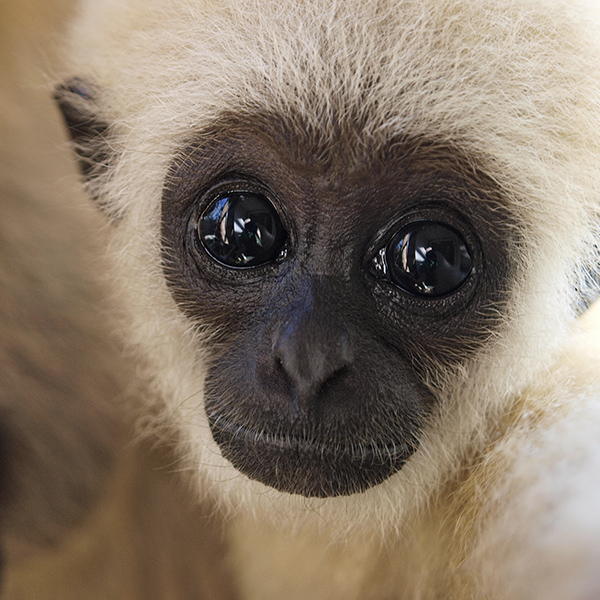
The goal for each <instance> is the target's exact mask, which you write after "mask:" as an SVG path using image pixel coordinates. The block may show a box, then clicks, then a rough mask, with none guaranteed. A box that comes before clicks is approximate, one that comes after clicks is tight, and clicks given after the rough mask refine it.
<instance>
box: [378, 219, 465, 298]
mask: <svg viewBox="0 0 600 600" xmlns="http://www.w3.org/2000/svg"><path fill="white" fill-rule="evenodd" d="M375 260H376V261H378V262H379V264H378V265H377V267H378V271H379V272H380V273H383V274H384V275H385V276H386V277H387V278H389V279H390V280H391V281H392V283H394V284H395V285H397V286H398V287H399V288H401V289H402V290H403V291H405V292H407V293H408V294H411V295H413V296H419V297H423V298H441V297H443V296H448V295H450V294H452V293H454V292H456V291H458V290H459V289H460V288H461V287H462V285H463V284H464V283H465V282H466V281H467V280H468V279H469V276H470V275H471V272H472V271H473V254H472V251H471V250H470V249H469V247H468V245H467V242H466V241H465V239H464V238H463V236H462V235H461V234H460V233H459V232H458V231H457V230H456V229H454V227H451V226H450V225H447V224H445V223H442V222H438V221H415V222H412V223H409V224H407V225H405V226H404V227H402V229H400V231H398V233H396V235H394V237H393V238H392V239H391V241H390V243H389V244H388V245H387V246H386V247H385V248H382V250H381V251H380V252H379V254H378V257H377V258H376V259H375Z"/></svg>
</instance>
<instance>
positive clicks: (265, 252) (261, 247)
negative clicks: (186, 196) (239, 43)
mask: <svg viewBox="0 0 600 600" xmlns="http://www.w3.org/2000/svg"><path fill="white" fill-rule="evenodd" d="M198 233H199V237H200V240H201V241H202V244H203V246H204V248H205V249H206V250H207V252H208V253H209V254H210V255H211V256H212V257H213V258H214V259H216V260H217V261H218V262H220V263H222V264H224V265H226V266H229V267H242V268H243V267H254V266H257V265H262V264H264V263H267V262H271V261H273V260H275V259H276V258H277V257H278V256H279V254H280V252H281V250H282V248H283V245H284V243H285V240H286V233H285V230H284V229H283V226H282V225H281V221H280V220H279V216H278V215H277V212H276V210H275V208H274V207H273V205H272V204H271V203H270V202H269V200H267V198H266V197H265V196H264V195H263V194H259V193H255V192H231V193H228V194H223V195H222V196H219V197H218V198H217V199H216V200H214V201H213V203H212V204H211V205H210V206H209V207H208V208H207V209H206V211H205V212H204V213H203V214H202V216H201V217H200V221H199V227H198Z"/></svg>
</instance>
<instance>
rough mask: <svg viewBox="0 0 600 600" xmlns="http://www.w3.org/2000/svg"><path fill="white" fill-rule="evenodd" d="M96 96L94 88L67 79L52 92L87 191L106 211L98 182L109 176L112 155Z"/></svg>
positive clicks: (82, 81) (82, 82)
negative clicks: (99, 114)
mask: <svg viewBox="0 0 600 600" xmlns="http://www.w3.org/2000/svg"><path fill="white" fill-rule="evenodd" d="M97 97H98V90H97V88H96V87H95V86H94V85H92V84H90V83H88V82H86V81H84V80H82V79H79V78H74V79H70V80H68V81H66V82H64V83H62V84H60V85H59V86H57V87H56V89H55V90H54V99H55V100H56V103H57V104H58V108H59V109H60V111H61V113H62V116H63V118H64V120H65V124H66V125H67V130H68V132H69V135H70V136H71V141H72V143H73V148H74V150H75V152H76V154H77V158H78V163H79V168H80V170H81V173H82V174H83V176H84V177H85V179H86V187H87V190H88V192H89V194H90V195H91V196H92V198H93V199H94V200H96V201H97V202H98V204H100V205H101V208H103V209H106V207H105V206H102V204H103V203H102V201H101V199H100V194H99V193H98V186H97V183H98V181H97V180H98V179H99V178H101V177H102V176H103V175H105V174H107V173H108V170H109V165H110V163H111V158H112V155H113V152H112V150H111V147H110V144H109V142H108V136H109V125H108V123H106V122H105V121H104V120H103V119H101V118H100V117H99V116H98V110H97Z"/></svg>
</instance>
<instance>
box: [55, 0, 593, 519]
mask: <svg viewBox="0 0 600 600" xmlns="http://www.w3.org/2000/svg"><path fill="white" fill-rule="evenodd" d="M593 4H594V3H592V2H590V3H589V6H588V5H586V4H585V3H584V2H576V1H574V0H568V1H567V0H564V1H563V0H549V1H547V2H539V1H534V0H497V1H495V2H493V3H490V2H481V1H480V0H419V1H417V0H378V1H369V0H367V1H362V0H361V1H357V0H346V1H335V0H334V1H325V0H297V1H288V0H284V1H283V2H282V1H281V0H168V1H167V0H103V1H102V2H98V1H97V0H88V1H87V2H85V3H84V5H83V7H82V10H81V15H80V17H79V18H78V20H77V21H76V23H75V24H74V27H73V35H72V45H71V49H70V50H69V55H70V57H72V58H71V59H70V61H71V64H70V65H69V67H68V74H67V76H66V78H69V77H80V78H83V79H84V80H86V81H90V82H92V83H93V84H94V85H95V86H97V96H96V97H95V98H94V100H93V110H94V112H95V114H96V115H97V118H98V119H99V120H100V121H102V122H104V123H107V124H108V130H107V131H106V132H105V134H104V135H106V136H107V137H106V141H108V143H109V146H110V149H111V156H110V158H109V159H107V160H109V162H110V168H109V169H106V170H103V171H102V172H101V173H100V174H99V175H98V177H97V178H96V179H95V180H94V181H93V183H92V186H93V194H94V196H96V197H99V198H100V199H101V202H102V203H103V204H104V205H107V206H108V207H109V210H110V212H111V213H112V214H116V215H118V219H115V220H114V222H113V241H112V245H111V247H110V254H111V255H112V257H113V259H114V264H115V271H114V273H115V275H114V278H115V286H116V289H117V293H118V294H119V295H120V300H121V301H122V303H123V304H124V306H125V307H126V308H127V311H128V316H127V324H126V326H125V329H126V331H127V336H128V340H129V342H130V344H131V346H132V347H133V348H134V349H135V351H136V352H139V354H140V355H142V356H143V360H144V361H145V362H146V363H147V368H148V373H149V375H148V376H149V379H150V380H151V382H152V386H153V387H154V396H155V397H156V398H159V400H158V401H157V403H158V405H159V407H160V409H161V410H160V413H161V417H160V420H159V422H157V423H155V424H154V425H155V426H157V427H158V426H161V424H162V423H163V422H165V421H166V422H168V423H169V424H170V425H173V426H174V427H175V428H176V429H177V430H178V432H179V434H180V435H181V439H182V442H181V447H182V454H183V455H184V457H185V460H186V461H187V464H188V466H190V468H191V469H192V470H194V471H195V472H198V473H199V480H201V481H202V486H203V487H206V486H208V487H210V488H211V489H213V490H214V491H215V492H216V493H217V494H218V495H219V496H223V497H225V498H228V499H229V500H232V501H234V504H236V505H237V503H238V502H242V503H243V504H247V505H248V506H258V507H261V506H263V507H265V509H267V510H269V511H271V512H275V513H277V514H288V515H289V514H294V515H299V514H301V513H309V512H311V511H310V510H307V509H311V510H312V511H314V512H317V513H319V514H322V515H325V516H326V517H327V518H331V519H338V520H339V521H340V522H341V523H348V522H349V520H350V521H351V522H355V521H357V520H363V521H365V522H368V523H370V524H371V525H374V524H376V523H381V524H382V525H384V526H387V525H388V524H389V523H398V522H399V521H400V516H401V514H402V513H403V512H404V511H405V510H406V508H407V507H413V508H414V507H417V506H421V505H423V503H424V502H426V500H427V498H429V497H430V496H431V494H432V493H433V492H434V490H435V489H437V488H438V487H439V486H440V485H441V483H442V482H444V481H446V480H447V479H448V478H450V477H452V475H453V473H455V472H456V470H457V468H458V467H459V466H460V464H461V463H462V462H463V461H464V458H465V456H466V455H468V454H469V453H471V452H473V451H474V450H476V449H477V448H479V447H481V445H482V444H484V443H485V442H486V440H487V435H488V432H489V430H490V427H491V425H493V424H494V423H495V422H496V421H497V420H498V419H500V418H501V415H502V414H503V412H504V411H506V410H507V409H508V408H509V407H510V405H511V402H512V399H513V398H514V396H515V394H516V393H517V392H518V390H519V389H521V388H522V387H523V386H524V385H525V384H526V383H528V382H529V381H530V380H531V379H532V378H534V377H535V374H536V372H539V371H543V370H544V366H545V364H546V361H547V360H549V358H550V356H551V355H552V352H553V351H554V349H555V348H556V347H557V346H559V345H560V344H561V342H562V340H563V339H564V336H565V335H566V333H567V331H568V329H569V327H570V324H571V323H572V321H573V318H574V315H575V312H576V307H577V303H578V301H579V298H580V296H581V295H582V294H583V291H584V287H585V286H586V281H588V280H589V274H590V273H594V272H596V271H597V269H598V240H599V231H600V218H599V213H600V160H599V159H600V145H599V144H600V118H599V117H600V92H599V90H598V81H600V39H599V36H598V35H597V30H598V25H597V23H598V20H597V19H596V17H597V15H595V14H594V11H595V10H596V12H597V9H594V7H593V6H592V5H593ZM223 112H229V113H254V112H260V113H265V112H268V113H269V112H270V113H272V114H275V115H294V119H295V121H296V126H297V127H298V129H303V130H304V132H305V134H306V135H307V136H308V135H310V136H313V137H315V136H317V137H318V139H319V140H320V147H321V148H322V158H323V160H327V154H328V152H330V151H332V150H331V149H332V148H334V147H335V145H336V144H337V143H339V141H340V139H343V140H344V143H345V144H346V149H347V150H348V151H349V152H350V153H351V154H352V155H353V156H355V157H357V158H358V157H360V153H361V150H362V149H363V148H364V145H365V144H366V143H367V142H368V143H369V144H370V145H371V147H373V146H375V147H376V146H377V145H378V144H383V142H384V141H385V140H387V139H390V138H391V137H393V136H406V137H410V138H411V139H422V140H423V141H424V143H425V142H431V141H433V142H436V143H440V144H443V145H445V146H447V147H451V148H456V149H457V151H460V153H461V154H462V155H464V156H467V157H468V159H469V161H470V162H471V163H472V165H473V168H474V169H477V170H479V171H483V172H484V173H485V174H486V175H487V176H488V177H489V178H490V179H491V180H493V181H494V182H495V183H496V184H497V186H498V189H500V190H501V196H502V200H503V202H504V203H505V204H506V206H508V207H509V210H510V212H511V214H512V215H513V217H514V226H515V227H516V228H517V229H518V236H517V237H518V239H520V240H522V242H521V243H519V244H517V245H515V247H514V248H512V249H511V252H512V255H513V258H514V267H515V268H514V273H515V275H514V276H515V281H514V282H513V285H512V289H511V300H510V307H509V308H508V310H507V313H506V314H504V315H503V316H502V318H503V321H504V324H503V326H502V327H501V328H500V329H499V330H498V331H496V332H495V335H494V337H493V339H490V341H489V342H488V345H487V347H486V348H485V349H484V350H483V351H480V352H479V354H478V356H477V357H476V358H474V359H473V358H470V359H468V360H465V361H463V362H462V364H461V365H460V366H459V367H454V368H453V369H452V370H449V369H447V368H442V367H440V370H439V371H438V372H437V373H432V374H431V380H430V381H429V385H430V386H431V387H432V389H434V390H435V392H436V394H437V395H438V396H440V397H441V398H442V404H441V408H440V410H439V411H438V413H437V414H436V416H435V417H434V418H433V419H432V420H431V422H430V423H429V424H428V426H427V429H426V431H425V434H424V435H425V437H424V439H423V440H422V443H421V447H420V449H419V450H418V451H417V453H416V454H415V455H414V456H413V457H412V458H411V459H410V460H409V461H408V463H407V464H406V465H405V466H404V468H403V469H402V470H401V471H400V472H399V473H397V474H396V475H394V476H392V477H391V478H390V479H388V480H387V481H385V482H384V483H383V484H381V485H379V486H377V487H376V488H372V489H369V490H368V491H366V492H364V493H362V494H360V495H355V496H350V497H346V498H331V499H327V500H325V501H323V500H307V499H305V498H301V497H293V496H286V495H284V494H280V493H278V492H275V491H274V490H270V489H268V488H266V487H265V486H263V485H262V484H259V483H256V482H253V481H249V480H248V479H247V478H246V477H245V476H243V475H241V474H238V473H236V472H235V471H234V470H233V468H232V467H231V466H230V465H228V463H227V462H226V461H225V460H224V459H223V458H222V457H221V456H220V453H219V450H218V448H217V446H216V445H215V443H214V442H213V441H212V438H211V435H210V432H209V429H208V425H207V422H206V417H205V416H204V412H203V408H202V403H203V400H202V398H203V379H204V376H205V372H206V364H205V361H206V357H205V356H204V352H203V350H202V348H203V347H204V344H206V339H207V336H208V335H209V332H206V331H203V330H202V328H201V327H198V326H196V325H192V324H190V322H189V321H187V320H186V318H185V317H184V316H183V315H182V313H181V312H180V310H179V309H178V307H177V306H176V305H175V303H174V301H173V299H172V297H171V296H170V294H169V292H168V291H167V287H166V285H165V280H164V276H163V273H162V270H161V258H160V251H161V249H160V206H161V196H162V191H163V187H164V186H165V185H168V181H167V173H168V169H169V165H170V163H171V161H172V160H173V157H174V156H175V155H176V154H177V153H178V152H181V150H182V149H183V148H185V147H186V143H187V142H188V141H189V140H190V139H191V138H192V137H193V135H194V133H196V132H200V131H202V130H203V129H204V128H206V127H207V126H208V125H209V124H211V123H212V122H214V121H215V119H217V118H218V117H219V115H221V114H222V113H223ZM490 424H491V425H490ZM273 507H275V508H276V509H277V510H275V511H273V510H272V508H273Z"/></svg>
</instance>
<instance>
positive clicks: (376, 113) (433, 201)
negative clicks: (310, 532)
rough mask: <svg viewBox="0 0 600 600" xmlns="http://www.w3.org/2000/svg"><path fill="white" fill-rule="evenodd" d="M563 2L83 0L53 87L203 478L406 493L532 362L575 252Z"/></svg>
mask: <svg viewBox="0 0 600 600" xmlns="http://www.w3.org/2000/svg"><path fill="white" fill-rule="evenodd" d="M569 6H570V5H569ZM569 6H567V5H564V4H562V3H561V2H552V3H549V4H548V6H542V7H539V6H537V5H534V3H529V2H526V1H523V3H522V6H515V5H514V3H513V2H498V3H497V5H496V4H495V5H494V7H484V6H483V5H482V4H481V3H480V2H478V1H477V0H472V1H461V2H458V1H455V2H441V3H440V2H437V1H436V2H427V1H424V2H420V3H414V2H387V1H384V2H375V3H370V2H366V3H365V2H356V3H355V2H344V3H339V4H338V3H335V2H333V3H330V2H326V3H324V2H320V1H319V0H314V1H312V0H311V1H302V2H293V3H292V2H289V3H286V2H284V3H283V5H282V4H281V2H270V1H267V2H256V3H255V2H252V1H248V2H235V3H229V2H226V1H223V2H215V3H204V2H200V1H198V0H196V1H194V0H177V1H176V2H169V3H167V2H160V1H159V0H153V1H152V2H146V3H139V2H138V1H137V0H129V1H128V2H122V1H119V2H111V1H106V2H103V3H100V4H98V3H96V4H92V3H89V4H88V5H87V6H86V9H85V10H84V11H83V14H82V16H81V18H80V20H79V21H78V23H77V24H76V25H75V28H74V34H73V40H74V41H73V48H74V49H73V50H72V53H73V56H75V59H74V61H73V66H72V67H71V68H70V75H69V77H67V78H66V83H65V84H63V85H62V86H61V87H59V88H58V90H57V93H56V96H57V99H58V102H59V106H60V107H61V109H62V111H63V114H64V115H65V118H66V121H67V124H68V125H69V129H70V131H71V134H72V137H73V139H74V141H75V143H76V149H77V151H78V153H79V156H80V158H81V160H82V166H83V170H84V173H85V175H86V177H87V180H88V189H89V191H90V194H91V195H92V196H93V197H94V198H95V199H96V201H97V202H98V203H99V205H100V206H101V207H103V209H104V210H105V211H106V213H107V215H109V218H110V220H111V227H112V228H113V231H114V236H113V237H114V240H113V244H112V246H111V248H110V251H111V253H112V255H113V258H114V262H115V273H116V277H115V281H116V286H117V288H118V289H119V290H120V291H119V293H120V294H121V299H122V300H123V304H124V306H126V310H127V311H128V317H127V318H128V321H127V326H126V335H127V337H128V340H129V342H130V343H131V344H132V346H133V347H134V348H136V350H137V351H138V352H139V353H140V354H141V355H142V356H144V358H145V360H146V361H147V363H148V371H149V373H150V374H149V380H150V381H151V387H152V386H153V389H154V391H155V393H156V396H158V397H160V400H159V403H160V405H161V406H162V408H163V409H164V410H163V418H164V419H166V420H168V421H169V422H171V423H174V424H175V426H176V428H178V429H179V430H180V432H181V433H182V439H183V442H182V444H183V447H184V452H185V453H186V455H187V456H191V457H192V463H194V462H195V463H197V465H200V470H202V471H204V472H205V473H209V475H208V477H209V479H210V480H212V481H217V482H219V483H220V484H221V485H222V487H223V488H228V487H231V486H237V485H238V483H239V481H236V482H234V483H232V481H231V480H232V477H231V472H232V471H231V466H233V467H234V468H235V469H236V470H237V472H239V473H241V474H243V475H245V476H246V477H247V478H248V479H250V480H253V481H257V482H259V483H260V484H264V485H265V486H267V487H268V488H271V489H275V490H277V491H279V492H284V493H287V494H294V495H300V496H303V497H317V498H323V497H333V496H348V495H353V494H356V493H358V492H365V491H367V490H369V489H370V488H373V487H374V486H378V485H379V484H381V483H382V482H384V481H386V480H388V479H389V480H392V479H394V478H398V477H399V476H401V475H402V474H404V475H403V477H404V479H403V480H401V481H403V482H404V489H405V490H409V491H407V493H413V490H419V491H418V492H414V493H421V492H420V491H421V490H424V492H423V493H425V494H427V493H428V492H427V490H428V487H427V486H428V485H432V482H435V481H437V480H439V479H440V478H443V477H446V476H447V475H446V474H447V473H448V472H450V471H451V470H452V469H453V468H456V465H457V464H458V462H459V461H460V456H461V455H462V454H463V453H464V452H465V451H466V450H465V448H466V447H467V446H468V445H469V444H471V445H473V444H475V443H476V440H477V439H478V438H477V432H480V431H482V430H484V429H485V428H486V427H487V424H486V421H487V420H488V419H490V415H494V414H497V411H498V410H500V409H501V408H502V406H503V403H505V402H508V400H507V398H509V397H510V394H511V393H512V391H514V390H516V389H518V388H519V386H521V385H523V383H524V382H526V381H527V380H528V378H529V376H530V373H533V372H534V371H535V369H536V368H541V367H542V366H543V360H544V358H543V357H544V356H547V355H548V353H549V352H551V351H552V349H553V348H554V347H555V345H556V344H557V343H559V341H558V340H560V339H561V335H563V334H564V331H565V323H568V322H569V320H570V319H571V318H572V316H573V312H574V310H573V306H574V304H575V294H574V293H573V292H572V290H574V289H578V288H577V285H576V282H577V281H579V279H580V277H583V275H582V274H583V273H585V272H588V273H589V272H590V268H591V267H590V265H593V264H594V260H596V259H595V258H594V251H593V249H592V246H593V244H590V240H591V239H592V237H593V235H595V233H594V227H595V226H594V225H593V224H592V223H593V218H595V217H593V218H592V216H591V215H592V213H593V211H594V208H593V206H595V202H596V200H595V198H592V197H591V196H590V195H589V193H588V191H589V189H590V182H593V181H595V180H596V179H597V178H598V173H597V171H598V166H597V164H596V163H595V161H593V160H592V159H591V156H592V155H591V154H590V153H589V152H588V149H589V147H590V144H592V143H596V141H597V139H600V136H596V133H595V132H596V130H597V129H598V128H599V125H598V124H597V123H595V117H594V116H593V115H595V114H596V113H595V112H594V111H595V110H596V104H597V103H598V99H597V95H598V94H597V91H596V92H592V91H591V90H592V83H591V79H590V80H588V73H589V71H590V69H592V63H593V68H595V67H596V66H597V65H596V62H595V59H594V60H590V62H588V63H585V64H584V63H583V62H582V61H581V60H580V54H579V51H580V50H581V49H582V48H583V46H584V45H585V44H587V41H586V40H587V38H586V37H585V36H579V37H578V41H577V43H574V46H573V49H572V51H569V52H567V51H566V50H565V48H564V45H563V44H562V42H561V38H560V35H556V22H559V23H562V24H563V25H561V27H562V26H564V28H565V31H566V30H567V29H568V28H569V27H570V26H571V25H572V23H574V22H576V21H577V19H578V18H579V16H578V13H577V11H576V10H575V9H573V10H571V8H569ZM548 11H550V12H554V13H556V15H560V18H559V19H557V20H551V21H547V20H546V14H547V13H548ZM556 15H555V16H556ZM549 23H551V24H549ZM577 44H580V46H581V47H579V48H577V47H576V46H577ZM598 62H600V61H598ZM567 80H568V81H567ZM565 81H567V83H565ZM556 82H559V83H558V84H557V85H559V87H560V90H567V93H562V95H561V94H557V95H556V96H555V97H550V95H549V93H548V89H549V88H550V89H554V88H552V85H553V84H554V83H556ZM594 89H595V87H594ZM580 92H581V95H579V94H580ZM584 97H585V101H584V100H583V98H584ZM590 98H592V100H590ZM592 105H593V106H592ZM558 117H559V118H558ZM557 118H558V122H557ZM565 132H568V135H565ZM549 232H551V233H549ZM579 291H581V288H579ZM480 439H483V438H480ZM242 481H244V482H245V483H244V485H245V484H249V485H250V486H252V485H254V484H252V483H249V482H248V481H247V480H246V479H243V478H242ZM407 482H408V483H407ZM399 487H400V486H399ZM259 489H260V490H263V489H264V488H259ZM387 489H388V490H389V489H391V488H389V487H388V488H387ZM394 503H395V504H398V503H397V502H394Z"/></svg>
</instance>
